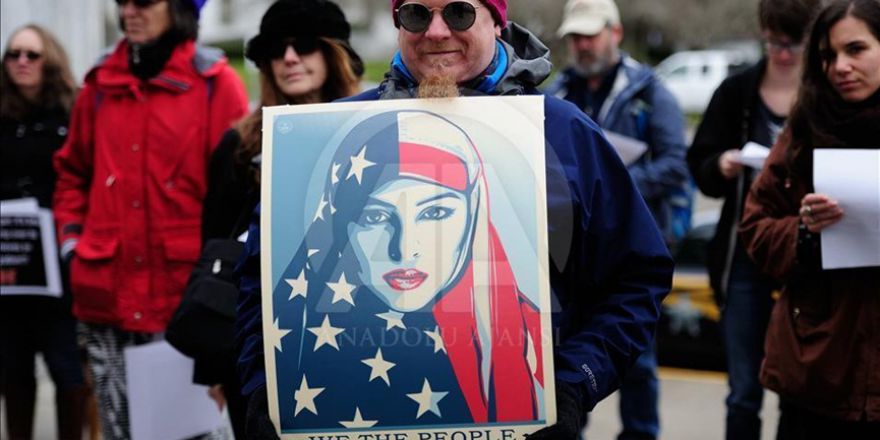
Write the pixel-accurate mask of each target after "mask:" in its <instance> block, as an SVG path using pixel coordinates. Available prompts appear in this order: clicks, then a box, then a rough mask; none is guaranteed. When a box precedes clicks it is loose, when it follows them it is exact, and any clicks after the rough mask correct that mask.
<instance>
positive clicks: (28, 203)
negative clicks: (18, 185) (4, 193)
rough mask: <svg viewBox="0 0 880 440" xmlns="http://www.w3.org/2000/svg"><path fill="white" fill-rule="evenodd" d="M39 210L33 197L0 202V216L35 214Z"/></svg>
mask: <svg viewBox="0 0 880 440" xmlns="http://www.w3.org/2000/svg"><path fill="white" fill-rule="evenodd" d="M39 208H40V206H39V205H38V204H37V199H35V198H33V197H28V198H25V199H12V200H2V201H0V213H2V214H36V213H37V210H38V209H39Z"/></svg>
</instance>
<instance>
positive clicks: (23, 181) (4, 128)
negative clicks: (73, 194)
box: [0, 109, 68, 208]
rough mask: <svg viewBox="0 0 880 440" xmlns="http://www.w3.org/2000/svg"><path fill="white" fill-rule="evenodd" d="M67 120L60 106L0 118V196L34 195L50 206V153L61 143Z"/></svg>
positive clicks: (52, 183) (52, 176)
mask: <svg viewBox="0 0 880 440" xmlns="http://www.w3.org/2000/svg"><path fill="white" fill-rule="evenodd" d="M67 121H68V114H67V112H66V111H64V110H62V109H55V110H46V111H41V112H38V113H36V114H31V115H29V116H28V117H26V118H25V119H24V120H22V121H16V120H12V119H8V118H4V119H2V120H0V156H2V158H3V160H2V161H0V199H2V200H9V199H18V198H22V197H35V198H36V199H37V201H38V202H39V204H40V206H41V207H44V208H49V207H51V206H52V193H53V192H54V191H55V170H53V169H52V155H53V154H55V152H56V151H58V149H59V148H61V145H63V144H64V139H65V138H66V137H67Z"/></svg>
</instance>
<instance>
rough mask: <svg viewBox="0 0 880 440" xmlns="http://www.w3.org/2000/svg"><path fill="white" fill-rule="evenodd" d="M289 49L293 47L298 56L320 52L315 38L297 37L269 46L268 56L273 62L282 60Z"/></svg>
mask: <svg viewBox="0 0 880 440" xmlns="http://www.w3.org/2000/svg"><path fill="white" fill-rule="evenodd" d="M288 47H293V50H294V51H295V52H296V53H297V55H308V54H310V53H313V52H315V51H316V50H318V39H317V38H315V37H296V38H286V39H284V40H279V41H275V42H274V43H273V44H271V45H270V46H269V50H268V52H267V55H269V58H270V59H273V60H274V59H276V58H281V57H283V56H284V53H285V52H287V48H288Z"/></svg>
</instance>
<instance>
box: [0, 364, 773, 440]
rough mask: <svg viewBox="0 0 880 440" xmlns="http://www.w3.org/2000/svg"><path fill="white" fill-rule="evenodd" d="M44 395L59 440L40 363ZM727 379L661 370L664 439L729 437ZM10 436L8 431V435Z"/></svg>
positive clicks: (594, 438) (611, 405)
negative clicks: (726, 424) (727, 432)
mask: <svg viewBox="0 0 880 440" xmlns="http://www.w3.org/2000/svg"><path fill="white" fill-rule="evenodd" d="M37 364H38V374H39V379H38V380H39V387H40V388H39V391H38V397H37V417H36V421H35V423H34V425H35V426H34V439H35V440H54V439H55V438H56V437H55V422H54V420H55V407H54V405H53V399H54V397H53V396H54V394H55V390H54V386H53V385H52V381H51V380H50V379H49V376H48V374H47V373H46V370H45V368H44V366H43V363H42V360H40V361H39V362H38V363H37ZM726 381H727V376H725V375H724V374H721V373H714V372H704V371H695V370H680V369H673V368H665V367H664V368H660V420H661V430H662V432H661V435H660V439H661V440H712V439H719V440H720V439H723V438H724V417H725V410H724V397H725V396H726V395H727V382H726ZM778 404H779V399H778V398H777V396H776V395H775V394H773V393H770V392H768V393H767V394H766V398H765V399H764V409H763V411H762V414H761V415H762V418H763V420H764V425H763V434H762V439H763V440H772V439H773V438H775V434H776V423H777V420H778V419H779V410H778ZM617 405H618V399H617V394H616V393H615V394H612V395H611V396H610V397H608V398H607V399H605V400H604V401H602V402H601V403H600V404H599V405H598V406H597V407H596V409H595V410H594V411H593V413H592V414H591V416H590V426H589V427H588V428H587V432H586V434H587V435H586V439H587V440H613V439H615V438H616V437H617V434H618V433H619V432H620V418H619V417H618V414H617V413H618V411H617V407H618V406H617ZM2 436H5V431H4V432H3V435H2Z"/></svg>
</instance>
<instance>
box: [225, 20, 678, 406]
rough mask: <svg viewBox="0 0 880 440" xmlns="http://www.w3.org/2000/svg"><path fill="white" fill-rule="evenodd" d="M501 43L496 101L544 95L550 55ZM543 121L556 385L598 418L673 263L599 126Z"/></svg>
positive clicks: (395, 79)
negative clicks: (576, 391) (575, 391)
mask: <svg viewBox="0 0 880 440" xmlns="http://www.w3.org/2000/svg"><path fill="white" fill-rule="evenodd" d="M499 44H500V45H501V46H500V48H501V50H504V51H505V54H504V56H505V57H506V58H507V59H508V62H507V63H504V64H503V65H499V66H498V68H499V69H504V71H505V72H506V73H505V74H504V75H503V77H502V78H500V79H499V80H498V81H497V82H495V83H494V87H495V88H494V92H492V94H538V91H537V89H536V86H537V84H538V83H539V82H540V81H541V80H543V78H544V77H545V76H546V74H547V73H549V61H547V60H546V58H545V57H546V53H547V49H546V48H545V47H544V46H543V45H542V44H541V43H540V42H539V41H538V40H537V39H536V38H535V37H534V36H532V35H531V34H529V33H528V31H525V30H524V29H522V28H519V27H518V26H516V25H512V26H510V27H508V28H506V29H505V30H504V32H503V33H502V38H501V40H499ZM530 66H531V67H530ZM403 69H405V66H402V65H393V66H392V71H391V72H389V73H388V74H387V75H386V79H385V81H384V82H383V83H382V84H381V85H380V86H379V87H378V88H376V89H372V90H368V91H366V92H364V93H362V94H360V95H358V96H355V97H353V98H351V100H355V101H369V100H377V99H394V98H402V97H412V96H413V93H414V91H415V89H416V85H415V84H414V83H413V82H412V81H410V80H409V78H408V75H407V72H406V71H405V70H403ZM541 72H543V73H541ZM538 73H541V74H538ZM464 93H465V94H478V93H475V91H474V90H469V91H464ZM544 114H545V127H544V128H545V135H546V142H545V151H546V158H547V163H546V177H547V209H548V227H549V249H550V262H551V264H550V286H551V291H552V295H553V302H554V304H558V307H554V310H553V311H554V313H553V318H552V323H553V335H554V338H555V339H556V340H555V341H554V354H555V369H556V371H555V376H556V379H557V380H562V381H565V382H569V383H574V384H579V386H580V387H582V390H583V395H584V406H585V408H587V409H592V408H593V407H594V406H595V405H596V403H597V402H599V401H600V400H601V399H603V398H604V397H605V396H607V395H608V394H610V393H611V392H613V391H614V390H615V389H616V388H617V387H618V386H619V384H620V381H621V379H622V377H623V375H624V374H625V373H626V371H627V370H628V369H629V367H630V366H631V365H632V364H633V362H634V361H635V359H636V358H637V357H638V356H639V355H640V354H641V353H642V352H643V351H645V350H646V349H647V348H648V346H649V344H651V341H652V340H653V334H654V329H655V325H656V322H657V319H658V318H659V310H660V303H661V302H662V300H663V298H664V297H665V296H666V294H667V293H668V292H669V288H670V286H671V281H672V259H671V257H670V256H669V252H668V250H667V249H666V245H665V244H664V242H663V238H662V237H661V235H660V232H659V230H658V229H657V226H656V225H655V223H654V220H653V219H652V218H651V214H650V212H649V211H648V209H647V207H646V206H645V203H644V200H643V199H642V197H641V195H639V193H638V190H637V189H636V187H635V185H634V184H633V182H632V179H631V178H630V176H629V173H627V171H626V168H625V167H624V166H623V163H621V161H620V159H619V158H618V156H617V153H616V152H615V151H614V150H613V148H612V147H611V146H610V145H609V144H608V142H607V141H606V140H605V138H604V137H603V136H602V135H601V132H600V130H599V128H598V126H596V124H595V123H593V122H592V121H591V120H589V119H588V118H587V117H586V116H585V115H584V114H583V112H581V111H580V110H579V109H577V108H576V107H574V106H573V105H572V104H571V103H568V102H565V101H563V100H560V99H556V98H553V97H547V98H545V100H544ZM258 214H259V208H258V212H257V215H258ZM258 226H259V222H258V221H254V222H252V223H251V227H250V230H249V236H248V242H247V244H246V249H245V252H246V260H245V261H244V262H243V264H242V266H241V271H242V274H243V279H242V284H241V297H240V302H239V309H238V320H237V326H238V331H237V336H236V338H237V343H238V344H240V346H241V347H242V351H241V357H240V359H239V372H240V374H241V375H242V383H243V384H244V389H243V391H244V393H246V394H247V393H250V392H253V391H254V390H255V389H257V388H258V387H259V386H260V385H262V384H264V383H265V368H264V364H263V337H262V313H261V306H260V297H261V286H260V247H259V243H260V241H259V240H260V230H259V227H258Z"/></svg>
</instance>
